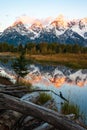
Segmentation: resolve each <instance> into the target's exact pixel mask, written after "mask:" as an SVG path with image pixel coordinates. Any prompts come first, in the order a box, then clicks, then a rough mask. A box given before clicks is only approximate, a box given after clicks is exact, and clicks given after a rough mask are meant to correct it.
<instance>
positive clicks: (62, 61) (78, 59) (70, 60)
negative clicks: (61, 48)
mask: <svg viewBox="0 0 87 130" xmlns="http://www.w3.org/2000/svg"><path fill="white" fill-rule="evenodd" d="M18 56H19V54H17V53H10V52H7V53H0V59H4V57H5V58H6V57H7V59H11V58H14V57H18ZM26 58H27V60H28V61H29V63H32V62H33V63H41V64H43V65H46V64H47V65H64V66H67V67H71V68H74V69H82V68H83V69H86V68H87V54H70V53H69V54H68V53H65V54H52V55H50V54H49V55H42V54H41V55H40V54H39V55H29V54H27V55H26Z"/></svg>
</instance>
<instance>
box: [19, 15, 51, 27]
mask: <svg viewBox="0 0 87 130" xmlns="http://www.w3.org/2000/svg"><path fill="white" fill-rule="evenodd" d="M52 20H53V18H52V17H47V18H46V19H37V18H34V17H29V16H26V15H22V16H21V17H17V18H16V22H19V21H21V22H23V23H24V24H29V25H31V24H33V23H36V22H37V23H41V24H43V25H47V24H49V23H50V22H51V21H52Z"/></svg>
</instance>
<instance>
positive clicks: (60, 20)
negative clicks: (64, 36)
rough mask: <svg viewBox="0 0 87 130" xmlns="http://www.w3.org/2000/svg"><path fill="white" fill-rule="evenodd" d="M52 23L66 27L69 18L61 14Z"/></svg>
mask: <svg viewBox="0 0 87 130" xmlns="http://www.w3.org/2000/svg"><path fill="white" fill-rule="evenodd" d="M51 25H53V26H55V27H56V28H57V27H63V28H66V27H67V20H66V19H65V17H64V16H63V15H59V16H58V17H57V18H56V19H55V20H54V21H53V22H52V23H51Z"/></svg>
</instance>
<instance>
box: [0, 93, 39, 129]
mask: <svg viewBox="0 0 87 130" xmlns="http://www.w3.org/2000/svg"><path fill="white" fill-rule="evenodd" d="M38 97H39V93H38V92H34V93H32V94H27V95H25V96H23V97H22V99H21V100H27V101H30V102H34V103H35V102H37V100H38ZM3 107H4V106H3ZM22 117H24V116H23V115H22V114H21V113H19V112H16V111H13V110H6V111H4V112H3V113H1V114H0V130H6V129H8V130H12V129H13V128H15V127H17V125H18V124H17V123H18V122H19V120H21V119H22ZM16 124H17V125H16Z"/></svg>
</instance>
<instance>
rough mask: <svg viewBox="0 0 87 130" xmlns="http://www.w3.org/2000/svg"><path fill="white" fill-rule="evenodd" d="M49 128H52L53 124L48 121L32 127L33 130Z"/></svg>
mask: <svg viewBox="0 0 87 130" xmlns="http://www.w3.org/2000/svg"><path fill="white" fill-rule="evenodd" d="M50 129H53V130H54V128H53V126H52V125H49V124H48V123H44V124H41V125H40V126H39V127H37V128H35V129H33V130H50Z"/></svg>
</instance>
